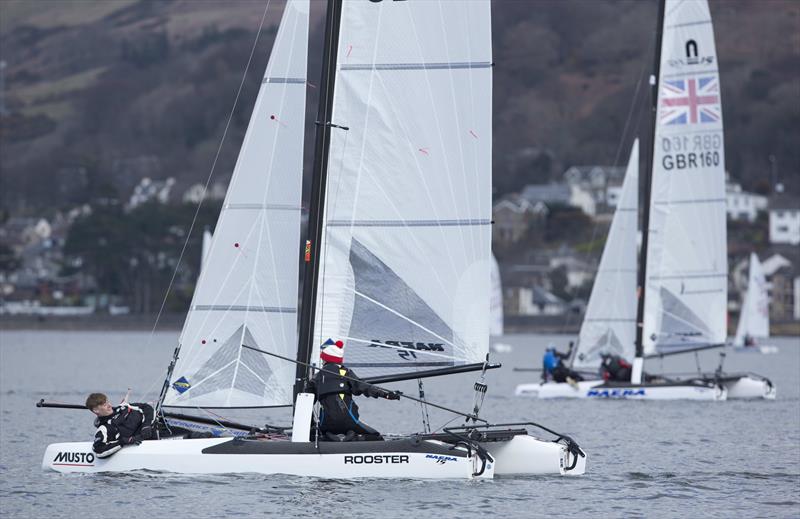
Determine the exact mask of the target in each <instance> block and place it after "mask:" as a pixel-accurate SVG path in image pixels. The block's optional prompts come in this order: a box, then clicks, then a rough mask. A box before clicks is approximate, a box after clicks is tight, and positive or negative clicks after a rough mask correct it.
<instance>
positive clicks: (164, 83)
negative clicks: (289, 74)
mask: <svg viewBox="0 0 800 519" xmlns="http://www.w3.org/2000/svg"><path fill="white" fill-rule="evenodd" d="M265 5H266V2H260V1H253V0H228V1H226V2H221V1H212V0H175V1H171V2H154V1H145V0H143V1H135V0H111V1H90V0H81V1H71V2H64V1H60V0H38V1H36V2H29V1H25V0H3V2H2V3H0V59H2V60H4V61H5V62H6V67H5V70H4V73H5V89H4V95H3V105H4V107H5V113H3V114H2V115H0V123H1V124H0V150H1V152H0V178H1V180H2V198H1V199H0V203H2V208H3V209H5V210H8V211H9V212H11V213H12V214H34V213H42V211H45V212H46V211H47V210H50V209H55V208H58V207H63V206H69V205H73V204H75V203H79V202H84V201H87V200H89V199H91V198H92V197H95V196H98V195H99V194H101V193H105V194H108V193H113V192H117V193H120V194H123V195H127V194H128V193H129V191H130V189H131V187H132V185H133V184H134V183H135V182H136V181H138V179H139V178H141V177H143V176H150V177H155V178H163V177H167V176H173V177H176V178H177V179H178V182H179V187H186V186H188V185H190V184H192V183H195V182H198V181H204V180H205V178H206V176H207V175H208V173H209V170H210V168H211V164H212V163H213V161H214V156H215V153H216V151H217V147H218V145H219V142H220V139H221V138H222V135H223V131H224V128H225V124H226V121H227V117H228V114H229V112H230V110H231V107H232V106H233V103H234V99H235V98H236V93H237V89H238V87H239V83H240V81H241V78H242V73H243V71H244V69H245V65H246V63H247V61H248V57H249V55H250V50H251V47H252V45H253V41H254V38H255V35H256V30H257V28H258V25H259V22H260V20H261V16H262V13H263V11H264V6H265ZM282 8H283V5H282V3H281V2H279V1H275V0H273V1H272V2H271V4H270V7H269V10H268V12H267V16H266V21H265V23H264V30H263V31H262V33H261V37H260V39H259V40H258V44H257V47H256V51H255V53H254V58H253V62H252V64H251V67H250V69H249V73H248V75H247V80H246V82H245V84H244V88H243V90H242V93H241V96H240V98H239V102H238V104H237V106H236V110H235V113H234V117H233V120H232V123H231V127H230V129H229V131H228V133H227V137H226V139H225V142H224V145H223V147H222V152H221V155H220V160H219V162H218V164H217V168H216V175H215V178H216V179H218V180H226V179H227V177H228V176H229V175H230V172H231V170H232V167H233V162H234V160H235V158H236V154H237V152H238V147H239V144H240V143H241V139H242V138H243V135H244V131H245V128H246V125H247V120H248V117H249V114H250V110H251V108H252V105H253V103H254V100H255V94H256V91H257V88H258V83H259V79H260V77H261V74H262V72H263V69H264V66H265V65H266V60H267V58H268V55H269V49H270V48H271V44H272V39H273V37H274V34H275V30H276V24H277V23H278V21H279V19H280V15H281V12H282ZM711 10H712V16H714V19H715V27H716V37H717V46H718V54H719V57H720V64H721V71H722V86H723V87H722V88H723V90H722V99H723V110H724V118H725V121H726V153H727V165H728V169H729V170H730V172H731V174H732V176H733V177H734V178H735V179H739V180H741V181H742V183H743V184H744V187H745V188H747V189H751V190H756V191H760V192H768V191H769V189H770V185H769V175H770V165H771V163H770V160H769V157H770V156H771V155H772V156H774V157H775V164H776V167H777V172H778V175H779V178H780V180H781V181H783V182H784V183H785V184H786V185H787V189H788V191H789V192H793V193H795V194H797V193H800V147H798V146H797V143H798V142H800V124H798V121H800V102H798V100H800V2H795V1H792V0H712V1H711ZM323 17H324V3H323V2H319V1H316V2H312V47H311V48H312V52H311V58H310V67H311V69H310V72H309V77H310V78H315V77H317V76H318V71H317V70H318V68H319V65H320V57H319V56H320V52H319V49H320V45H321V31H322V26H321V22H322V19H323ZM655 17H656V2H655V1H645V0H591V1H590V0H535V1H496V2H495V3H494V6H493V26H494V55H495V62H496V68H495V88H494V101H495V133H494V139H495V141H494V144H495V148H494V166H495V169H494V173H495V187H496V192H495V194H496V195H501V194H503V193H506V192H511V191H514V190H516V189H518V188H519V187H521V186H522V185H524V184H525V183H531V182H546V181H547V180H549V179H551V178H555V177H557V176H558V175H560V173H561V172H562V171H563V170H564V168H565V167H566V166H569V165H572V164H593V163H602V164H611V163H619V162H620V160H624V157H625V156H627V150H628V146H629V145H630V142H631V141H632V140H633V138H634V136H635V135H636V134H637V132H639V133H645V132H644V128H646V125H647V123H646V119H645V115H646V110H644V106H645V104H646V101H647V99H646V97H647V96H646V92H647V89H646V88H645V86H644V85H643V86H642V87H641V89H640V90H638V96H637V95H636V93H637V84H638V82H639V81H640V79H642V78H645V77H646V74H647V73H649V68H650V64H651V61H652V55H653V32H654V26H655ZM312 81H313V80H312ZM315 94H316V89H315V88H314V87H313V85H312V87H311V88H309V95H310V100H311V103H310V105H309V118H308V120H309V121H310V120H313V116H312V115H311V114H312V113H313V112H314V111H315V101H316V100H315V97H314V96H315ZM634 101H635V103H634ZM629 113H631V114H633V117H632V122H631V123H630V124H629V126H628V128H627V132H625V131H624V130H625V128H626V120H627V118H628V114H629ZM312 130H313V128H312V125H309V127H308V132H309V135H310V132H311V131H312ZM309 142H311V141H309ZM311 148H312V147H311V146H307V149H306V152H307V158H308V160H310V157H311V154H312V152H313V150H312V149H311ZM621 157H622V158H623V159H621Z"/></svg>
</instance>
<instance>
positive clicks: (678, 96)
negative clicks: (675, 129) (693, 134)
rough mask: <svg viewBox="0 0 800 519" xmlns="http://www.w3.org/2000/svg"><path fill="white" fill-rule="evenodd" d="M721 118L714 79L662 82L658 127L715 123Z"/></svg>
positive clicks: (692, 78)
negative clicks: (660, 125)
mask: <svg viewBox="0 0 800 519" xmlns="http://www.w3.org/2000/svg"><path fill="white" fill-rule="evenodd" d="M721 117H722V107H721V106H720V101H719V80H718V78H717V76H699V77H691V78H685V79H665V80H664V81H663V82H662V84H661V106H660V110H659V122H660V123H661V124H663V125H678V124H697V123H701V124H702V123H716V122H719V121H720V119H721Z"/></svg>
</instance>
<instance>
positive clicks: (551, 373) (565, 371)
mask: <svg viewBox="0 0 800 519" xmlns="http://www.w3.org/2000/svg"><path fill="white" fill-rule="evenodd" d="M574 345H575V343H573V342H570V343H569V350H567V353H561V352H560V351H558V350H556V347H555V346H554V345H553V344H552V343H551V344H549V345H548V346H547V349H546V350H545V352H544V357H542V382H547V380H548V378H549V377H553V381H555V382H567V383H568V384H570V385H572V386H577V381H579V380H583V377H582V376H581V375H580V374H579V373H578V372H577V371H573V370H571V369H570V368H568V367H567V366H566V364H564V360H565V359H568V358H570V356H571V355H572V347H573V346H574Z"/></svg>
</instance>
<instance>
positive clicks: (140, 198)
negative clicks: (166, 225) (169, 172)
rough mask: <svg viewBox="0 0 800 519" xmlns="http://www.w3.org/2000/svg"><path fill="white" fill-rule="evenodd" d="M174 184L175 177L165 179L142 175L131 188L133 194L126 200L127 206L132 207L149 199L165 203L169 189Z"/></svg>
mask: <svg viewBox="0 0 800 519" xmlns="http://www.w3.org/2000/svg"><path fill="white" fill-rule="evenodd" d="M174 185H175V179H174V178H172V177H169V178H168V179H166V180H151V179H150V178H149V177H144V178H143V179H142V180H141V181H140V182H139V184H138V185H137V186H136V187H134V188H133V194H132V195H131V198H130V200H129V201H128V208H129V209H134V208H136V207H138V206H140V205H142V204H145V203H147V202H150V201H157V202H159V203H161V204H166V203H167V201H169V195H170V191H171V190H172V186H174Z"/></svg>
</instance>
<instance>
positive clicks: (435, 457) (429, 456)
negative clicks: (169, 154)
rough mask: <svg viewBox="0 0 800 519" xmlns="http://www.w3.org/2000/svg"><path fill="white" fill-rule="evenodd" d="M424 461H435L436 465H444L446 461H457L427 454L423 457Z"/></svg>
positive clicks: (450, 457) (447, 457)
mask: <svg viewBox="0 0 800 519" xmlns="http://www.w3.org/2000/svg"><path fill="white" fill-rule="evenodd" d="M425 459H431V460H436V463H438V464H439V465H444V464H445V463H446V462H448V461H458V458H454V457H452V456H440V455H438V454H428V455H427V456H425Z"/></svg>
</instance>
